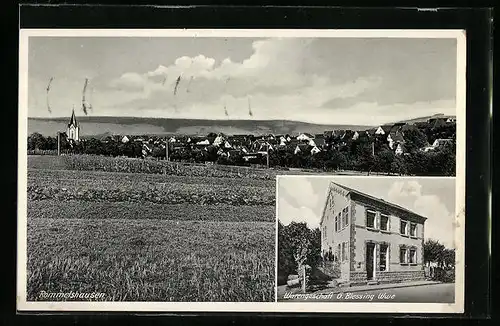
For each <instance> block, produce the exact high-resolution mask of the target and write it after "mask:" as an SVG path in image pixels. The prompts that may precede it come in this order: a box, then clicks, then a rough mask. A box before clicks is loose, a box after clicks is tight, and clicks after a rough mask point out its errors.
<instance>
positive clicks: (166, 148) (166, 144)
mask: <svg viewBox="0 0 500 326" xmlns="http://www.w3.org/2000/svg"><path fill="white" fill-rule="evenodd" d="M165 155H166V159H167V161H168V137H167V141H166V142H165Z"/></svg>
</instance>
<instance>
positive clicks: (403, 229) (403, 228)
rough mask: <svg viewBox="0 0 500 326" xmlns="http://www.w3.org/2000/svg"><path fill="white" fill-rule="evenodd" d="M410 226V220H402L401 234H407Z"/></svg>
mask: <svg viewBox="0 0 500 326" xmlns="http://www.w3.org/2000/svg"><path fill="white" fill-rule="evenodd" d="M407 226H408V222H406V221H403V220H401V224H400V228H399V233H401V234H407V232H406V227H407Z"/></svg>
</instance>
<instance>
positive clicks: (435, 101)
mask: <svg viewBox="0 0 500 326" xmlns="http://www.w3.org/2000/svg"><path fill="white" fill-rule="evenodd" d="M452 41H453V40H452ZM452 41H449V40H415V39H412V40H402V39H326V38H316V39H314V38H272V39H260V40H255V41H253V43H252V48H251V51H252V52H250V53H251V54H249V55H246V56H247V57H246V58H242V57H240V58H238V59H234V57H233V58H232V57H224V55H225V53H228V54H229V53H234V51H233V52H232V51H231V50H225V52H224V51H222V50H221V51H220V52H219V53H217V51H215V52H216V54H214V53H212V55H213V56H214V57H210V56H207V55H205V54H206V53H207V52H208V51H207V52H205V54H202V53H201V51H203V49H202V48H201V47H200V49H199V50H198V51H200V52H197V51H196V50H195V51H196V52H194V51H193V47H192V46H191V47H189V48H188V50H189V51H186V52H184V50H182V49H180V50H179V51H178V53H198V54H196V55H190V56H187V55H182V56H179V57H177V58H175V57H174V58H170V59H165V60H168V61H165V62H158V59H159V58H161V56H159V55H158V54H157V53H155V54H154V59H152V58H150V60H148V58H149V57H150V55H152V54H148V53H144V56H143V58H136V57H134V55H132V54H131V55H130V58H127V57H126V55H123V57H122V59H123V60H126V59H128V63H127V66H128V67H130V68H129V70H128V71H126V72H123V70H121V69H120V70H119V73H120V74H121V75H118V76H116V75H115V76H109V75H99V74H98V76H99V79H101V84H100V87H98V88H99V89H97V88H96V95H97V93H99V98H100V99H101V100H102V103H101V106H100V110H97V109H96V111H95V113H96V114H99V115H117V114H120V115H124V116H151V117H163V118H170V117H175V118H186V119H193V118H196V119H199V118H210V119H226V116H225V113H224V104H225V105H226V106H227V110H228V112H229V116H230V118H232V119H248V118H249V115H248V106H249V102H250V103H251V108H252V111H253V118H254V119H283V118H285V117H286V118H287V119H291V120H300V121H305V122H312V123H325V124H357V125H374V124H382V123H385V122H391V121H394V120H402V119H407V118H409V116H410V117H419V116H423V115H427V114H434V113H445V114H453V113H454V111H455V101H454V96H455V92H454V87H455V85H456V83H455V82H454V80H455V76H454V75H453V72H454V70H453V67H454V66H455V64H456V62H455V57H454V55H455V53H456V51H455V49H456V48H455V45H454V43H453V42H452ZM172 42H174V41H172ZM193 44H194V43H193ZM226 44H230V42H229V41H226ZM109 51H110V52H113V50H112V49H110V50H109ZM245 51H246V50H245ZM367 51H370V55H369V56H367V55H366V53H367ZM212 52H213V51H212ZM236 52H238V51H236ZM239 52H241V51H239ZM78 53H80V52H78ZM122 54H123V53H120V55H122ZM228 54H226V55H228ZM73 57H74V56H73ZM110 57H115V56H111V55H110ZM82 60H84V59H82ZM96 60H97V61H99V60H98V58H96ZM96 60H94V61H96ZM94 61H93V62H92V66H93V67H94V68H95V67H99V65H104V63H100V62H94ZM138 62H141V64H138ZM146 63H147V64H146ZM30 64H31V63H30ZM150 67H152V68H150ZM66 70H68V69H66ZM69 70H71V71H73V68H72V69H69ZM101 70H102V69H101ZM96 71H99V70H96ZM179 76H181V81H180V83H179V86H178V91H177V94H176V95H175V96H174V94H173V90H174V85H175V83H176V80H177V78H178V77H179ZM44 78H45V77H44ZM228 78H229V81H228V82H227V80H228ZM43 80H44V81H43V84H46V78H45V79H43ZM82 80H83V79H82ZM38 88H40V90H38ZM42 88H43V87H42V86H41V87H37V91H36V92H37V93H38V94H37V95H36V98H43V89H42ZM30 91H31V89H30ZM80 91H81V86H79V87H78V89H77V91H76V92H80ZM76 92H73V91H70V90H68V87H65V91H64V93H65V94H70V93H76ZM30 96H31V95H30ZM63 98H64V100H65V102H66V103H68V102H71V101H73V100H72V99H70V98H69V95H67V96H63ZM61 101H62V100H61ZM39 102H42V101H39ZM30 107H31V102H30ZM36 110H37V111H38V110H39V111H40V112H44V113H45V111H46V108H43V106H42V105H39V104H37V109H36Z"/></svg>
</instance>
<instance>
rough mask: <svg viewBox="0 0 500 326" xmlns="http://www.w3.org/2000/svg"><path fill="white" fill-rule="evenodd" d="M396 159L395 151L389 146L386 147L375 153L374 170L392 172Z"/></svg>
mask: <svg viewBox="0 0 500 326" xmlns="http://www.w3.org/2000/svg"><path fill="white" fill-rule="evenodd" d="M394 159H395V154H394V152H393V151H392V150H391V149H389V148H387V149H384V150H383V151H381V152H379V153H377V154H376V155H375V162H374V170H375V171H380V172H387V173H389V172H391V168H392V167H393V165H392V163H393V162H394Z"/></svg>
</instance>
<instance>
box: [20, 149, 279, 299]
mask: <svg viewBox="0 0 500 326" xmlns="http://www.w3.org/2000/svg"><path fill="white" fill-rule="evenodd" d="M39 159H40V157H32V156H29V157H28V220H27V230H28V234H27V236H28V238H27V244H28V257H27V258H28V262H27V270H28V275H27V276H28V285H27V291H28V300H29V301H31V300H40V299H39V293H40V292H41V291H46V292H70V291H78V292H93V291H95V292H103V293H105V294H106V296H105V298H104V299H103V300H105V301H178V302H179V301H226V302H227V301H274V257H275V253H274V241H275V224H274V221H275V206H274V202H275V199H274V192H275V182H274V180H266V179H261V178H251V177H239V178H234V177H233V178H227V177H223V176H219V175H218V176H213V175H209V174H208V175H207V174H205V176H203V175H199V174H200V173H196V174H194V175H169V174H155V173H126V172H109V171H102V170H98V169H97V171H85V170H81V169H74V170H70V169H68V166H67V165H64V164H65V163H64V161H61V158H60V157H59V158H58V157H50V156H44V157H43V158H42V160H39ZM98 159H100V158H98ZM88 160H91V158H88ZM61 162H63V163H61ZM116 162H117V161H115V162H114V163H116ZM118 162H120V161H118ZM111 163H113V162H108V163H106V164H108V165H107V166H110V165H109V164H111ZM70 167H71V166H70ZM186 174H187V173H186Z"/></svg>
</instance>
